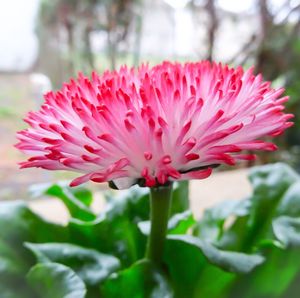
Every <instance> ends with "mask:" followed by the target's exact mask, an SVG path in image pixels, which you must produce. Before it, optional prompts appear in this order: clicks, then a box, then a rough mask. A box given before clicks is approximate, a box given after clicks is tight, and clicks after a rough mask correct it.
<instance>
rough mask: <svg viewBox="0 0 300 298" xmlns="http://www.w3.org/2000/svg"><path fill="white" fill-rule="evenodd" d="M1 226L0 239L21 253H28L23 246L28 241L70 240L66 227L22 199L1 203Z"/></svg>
mask: <svg viewBox="0 0 300 298" xmlns="http://www.w3.org/2000/svg"><path fill="white" fill-rule="evenodd" d="M0 227H1V228H0V241H1V242H4V243H5V244H6V245H7V246H8V247H10V249H13V250H14V251H15V252H16V253H19V254H20V255H22V254H25V255H28V253H27V250H25V248H24V247H23V243H24V242H26V241H29V242H67V241H68V240H69V233H68V229H67V228H66V227H63V226H60V225H57V224H53V223H50V222H47V221H45V220H44V219H42V218H41V217H39V216H38V215H36V214H35V213H33V212H32V211H31V210H30V209H29V208H28V207H27V206H26V205H25V204H24V203H22V202H20V201H14V202H3V203H1V204H0ZM4 227H5V228H4ZM0 254H1V251H0Z"/></svg>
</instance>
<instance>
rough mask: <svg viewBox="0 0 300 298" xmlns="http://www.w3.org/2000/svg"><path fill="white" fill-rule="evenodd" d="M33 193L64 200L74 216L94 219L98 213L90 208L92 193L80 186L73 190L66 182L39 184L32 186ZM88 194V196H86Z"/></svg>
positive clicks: (86, 219)
mask: <svg viewBox="0 0 300 298" xmlns="http://www.w3.org/2000/svg"><path fill="white" fill-rule="evenodd" d="M31 193H32V194H33V195H34V196H42V195H49V196H53V197H56V198H59V199H60V200H62V202H63V203H64V204H65V205H66V207H67V208H68V210H69V212H70V214H71V216H72V217H74V218H78V219H80V220H84V221H92V220H94V219H95V218H96V215H95V214H94V213H93V212H92V211H91V209H90V208H88V205H89V204H90V203H91V200H92V198H91V193H90V192H89V191H88V190H84V189H83V188H79V189H78V190H76V189H75V190H73V189H72V188H70V187H68V186H67V185H66V184H65V183H63V182H62V183H56V184H49V183H45V184H38V185H34V186H33V187H31ZM85 195H86V197H84V196H85Z"/></svg>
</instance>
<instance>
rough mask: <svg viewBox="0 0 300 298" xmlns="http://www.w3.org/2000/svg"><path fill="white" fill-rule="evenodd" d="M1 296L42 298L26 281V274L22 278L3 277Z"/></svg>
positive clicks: (3, 297) (6, 297)
mask: <svg viewBox="0 0 300 298" xmlns="http://www.w3.org/2000/svg"><path fill="white" fill-rule="evenodd" d="M0 295H1V296H0V297H1V298H40V297H38V296H36V293H35V292H34V291H33V290H32V289H31V288H30V287H29V286H28V284H27V282H26V281H25V273H24V275H23V276H22V277H18V276H14V277H7V276H1V277H0Z"/></svg>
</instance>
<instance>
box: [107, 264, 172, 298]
mask: <svg viewBox="0 0 300 298" xmlns="http://www.w3.org/2000/svg"><path fill="white" fill-rule="evenodd" d="M101 294H102V295H103V297H104V298H129V297H130V298H144V297H149V298H171V297H173V294H172V290H171V289H170V285H169V284H168V281H167V280H166V277H165V276H164V275H163V273H162V272H160V271H159V270H158V269H156V268H155V267H154V266H153V265H152V264H151V263H150V262H149V261H147V260H142V261H139V262H138V263H135V264H134V265H132V266H131V267H130V268H128V269H125V270H123V271H121V272H119V273H115V274H112V275H111V277H110V278H108V279H107V280H106V281H105V282H104V284H103V286H102V287H101Z"/></svg>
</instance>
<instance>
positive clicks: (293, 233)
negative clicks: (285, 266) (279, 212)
mask: <svg viewBox="0 0 300 298" xmlns="http://www.w3.org/2000/svg"><path fill="white" fill-rule="evenodd" d="M273 231H274V234H275V236H276V238H277V239H278V240H279V241H281V242H282V243H283V244H284V245H285V246H297V247H300V218H293V217H288V216H280V217H278V218H276V219H274V220H273Z"/></svg>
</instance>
